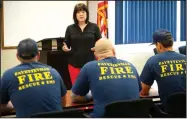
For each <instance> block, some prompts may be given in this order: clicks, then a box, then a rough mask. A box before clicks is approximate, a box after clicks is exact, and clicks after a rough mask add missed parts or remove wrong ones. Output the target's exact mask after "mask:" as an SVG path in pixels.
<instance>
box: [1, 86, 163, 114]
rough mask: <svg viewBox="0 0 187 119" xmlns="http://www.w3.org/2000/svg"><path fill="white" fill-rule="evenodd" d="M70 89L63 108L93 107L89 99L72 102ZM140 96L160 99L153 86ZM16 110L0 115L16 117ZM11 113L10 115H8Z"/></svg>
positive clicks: (82, 108)
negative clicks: (85, 101)
mask: <svg viewBox="0 0 187 119" xmlns="http://www.w3.org/2000/svg"><path fill="white" fill-rule="evenodd" d="M71 94H72V92H71V90H68V91H67V93H66V96H65V97H66V103H65V104H64V106H63V109H64V110H65V109H71V108H78V109H81V110H91V109H93V104H94V102H93V101H91V102H88V103H81V104H77V103H73V101H72V99H71ZM141 98H152V99H153V102H159V101H160V98H159V97H158V91H157V90H155V89H154V88H151V89H150V93H149V96H147V97H141ZM62 104H63V103H62ZM9 105H12V104H11V102H9ZM15 114H16V112H15V110H13V111H11V112H6V113H2V114H1V116H2V117H12V116H13V117H16V116H15ZM10 115H12V116H10Z"/></svg>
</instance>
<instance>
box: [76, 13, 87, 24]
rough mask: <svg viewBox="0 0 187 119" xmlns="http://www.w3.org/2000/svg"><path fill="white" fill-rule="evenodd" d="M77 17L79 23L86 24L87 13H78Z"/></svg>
mask: <svg viewBox="0 0 187 119" xmlns="http://www.w3.org/2000/svg"><path fill="white" fill-rule="evenodd" d="M76 17H77V20H78V22H85V21H86V18H87V14H86V11H78V12H77V14H76Z"/></svg>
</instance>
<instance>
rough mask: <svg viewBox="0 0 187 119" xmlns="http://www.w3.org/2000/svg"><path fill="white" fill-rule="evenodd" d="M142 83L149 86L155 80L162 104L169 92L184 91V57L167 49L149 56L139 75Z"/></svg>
mask: <svg viewBox="0 0 187 119" xmlns="http://www.w3.org/2000/svg"><path fill="white" fill-rule="evenodd" d="M140 79H141V81H142V82H143V83H145V84H147V85H149V86H151V85H152V84H153V82H154V80H156V82H157V84H158V92H159V96H160V99H161V101H162V103H163V104H165V101H166V100H167V97H168V96H169V95H170V94H173V93H177V92H186V57H185V55H182V54H179V53H176V52H174V51H168V52H164V53H161V54H157V55H155V56H152V57H150V58H149V59H148V60H147V62H146V64H145V66H144V68H143V71H142V73H141V75H140Z"/></svg>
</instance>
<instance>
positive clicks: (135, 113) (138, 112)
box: [104, 98, 153, 118]
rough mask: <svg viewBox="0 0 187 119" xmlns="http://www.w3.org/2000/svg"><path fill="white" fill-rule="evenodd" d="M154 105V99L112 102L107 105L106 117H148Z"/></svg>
mask: <svg viewBox="0 0 187 119" xmlns="http://www.w3.org/2000/svg"><path fill="white" fill-rule="evenodd" d="M152 105H153V101H152V99H149V98H142V99H137V100H124V101H117V102H112V103H110V104H108V105H106V106H105V114H104V117H106V118H148V117H150V115H149V110H150V108H151V107H152Z"/></svg>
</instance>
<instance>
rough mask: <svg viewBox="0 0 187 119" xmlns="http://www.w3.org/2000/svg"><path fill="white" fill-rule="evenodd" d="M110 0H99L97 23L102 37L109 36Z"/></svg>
mask: <svg viewBox="0 0 187 119" xmlns="http://www.w3.org/2000/svg"><path fill="white" fill-rule="evenodd" d="M107 8H108V1H98V8H97V25H98V27H99V29H100V32H101V34H102V37H108V29H107V28H108V22H107V21H108V20H107Z"/></svg>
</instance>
